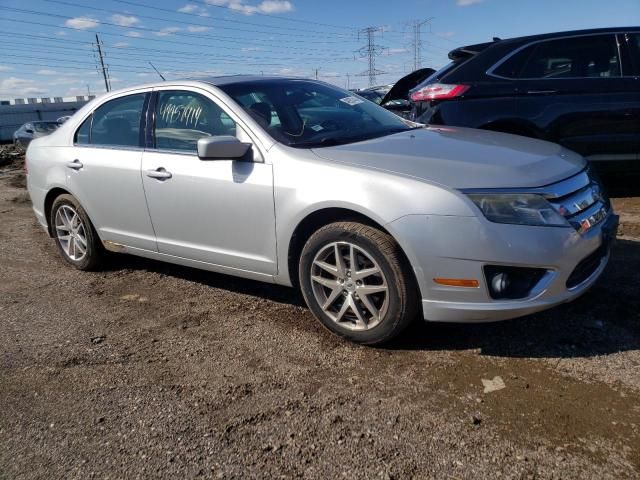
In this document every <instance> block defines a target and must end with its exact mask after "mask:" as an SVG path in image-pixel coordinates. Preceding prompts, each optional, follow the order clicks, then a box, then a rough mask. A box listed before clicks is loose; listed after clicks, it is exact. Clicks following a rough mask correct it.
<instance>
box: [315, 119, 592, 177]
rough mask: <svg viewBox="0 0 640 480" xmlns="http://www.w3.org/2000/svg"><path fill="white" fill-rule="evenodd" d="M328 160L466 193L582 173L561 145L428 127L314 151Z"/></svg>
mask: <svg viewBox="0 0 640 480" xmlns="http://www.w3.org/2000/svg"><path fill="white" fill-rule="evenodd" d="M313 152H314V153H315V154H316V155H317V156H319V157H321V158H323V159H326V160H331V161H334V162H341V163H345V164H349V165H354V166H359V167H364V168H372V169H377V170H384V171H387V172H390V173H394V174H399V175H404V176H408V177H413V178H418V179H421V180H425V181H428V182H433V183H439V184H442V185H445V186H448V187H452V188H457V189H464V188H531V187H540V186H544V185H549V184H551V183H554V182H557V181H560V180H563V179H565V178H567V177H569V176H571V175H574V174H576V173H578V172H579V171H581V170H582V169H584V168H585V166H586V161H585V160H584V158H583V157H581V156H580V155H578V154H577V153H574V152H571V151H570V150H567V149H565V148H563V147H561V146H560V145H557V144H555V143H549V142H545V141H541V140H534V139H530V138H526V137H520V136H517V135H510V134H506V133H497V132H489V131H485V130H476V129H471V128H457V127H427V128H420V129H415V130H410V131H407V132H401V133H396V134H394V135H388V136H386V137H380V138H376V139H372V140H366V141H363V142H357V143H352V144H348V145H340V146H335V147H325V148H316V149H313Z"/></svg>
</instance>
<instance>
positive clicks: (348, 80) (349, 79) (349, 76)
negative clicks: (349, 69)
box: [347, 73, 351, 90]
mask: <svg viewBox="0 0 640 480" xmlns="http://www.w3.org/2000/svg"><path fill="white" fill-rule="evenodd" d="M350 83H351V75H350V74H348V73H347V90H349V84H350Z"/></svg>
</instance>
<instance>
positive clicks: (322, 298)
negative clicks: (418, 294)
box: [310, 241, 389, 330]
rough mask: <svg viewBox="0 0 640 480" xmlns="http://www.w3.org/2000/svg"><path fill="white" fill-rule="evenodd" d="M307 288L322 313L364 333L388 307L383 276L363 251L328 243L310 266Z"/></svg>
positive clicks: (349, 244)
mask: <svg viewBox="0 0 640 480" xmlns="http://www.w3.org/2000/svg"><path fill="white" fill-rule="evenodd" d="M310 273H311V286H312V290H313V294H314V297H315V300H316V301H317V302H318V305H319V306H320V307H321V308H322V310H323V311H324V313H325V314H326V315H327V316H328V317H329V318H331V319H332V320H333V321H334V322H336V323H337V324H339V325H340V326H342V327H344V328H347V329H349V330H368V329H371V328H373V327H375V326H376V325H377V324H378V323H380V321H381V320H382V319H383V318H384V315H385V313H386V311H387V308H388V306H389V288H388V284H387V280H386V278H385V275H384V273H383V271H382V269H381V268H380V266H379V265H378V263H377V262H376V261H375V260H374V259H373V257H372V256H371V254H369V253H368V252H367V251H366V250H365V249H363V248H362V247H359V246H357V245H355V244H353V243H350V242H344V241H341V242H332V243H330V244H328V245H326V246H324V247H323V248H321V249H320V251H319V252H318V253H317V254H316V256H315V258H314V259H313V262H312V264H311V272H310Z"/></svg>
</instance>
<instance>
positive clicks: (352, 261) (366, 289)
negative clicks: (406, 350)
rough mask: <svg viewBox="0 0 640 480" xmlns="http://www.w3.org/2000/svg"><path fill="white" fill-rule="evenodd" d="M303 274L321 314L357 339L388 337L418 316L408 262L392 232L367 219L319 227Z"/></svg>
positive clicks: (311, 301)
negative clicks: (378, 227)
mask: <svg viewBox="0 0 640 480" xmlns="http://www.w3.org/2000/svg"><path fill="white" fill-rule="evenodd" d="M299 280H300V286H301V289H302V294H303V296H304V298H305V301H306V302H307V305H308V306H309V308H310V309H311V311H312V313H313V314H314V315H315V316H316V318H318V319H319V320H320V321H321V322H322V323H323V325H325V326H326V327H327V328H328V329H329V330H331V331H332V332H334V333H336V334H338V335H340V336H342V337H345V338H348V339H349V340H351V341H354V342H357V343H362V344H368V345H374V344H381V343H384V342H388V341H390V340H391V339H392V338H394V337H396V336H397V335H398V334H400V333H401V332H402V331H403V330H404V329H405V328H406V327H407V326H408V325H409V323H411V321H412V320H413V319H414V318H415V316H416V312H417V306H418V295H417V288H416V286H415V281H414V279H413V276H412V275H411V272H410V266H409V264H408V262H407V261H406V260H405V258H404V256H403V254H402V252H401V251H400V247H399V246H398V244H397V243H396V242H395V241H394V240H393V238H392V237H391V236H390V235H388V234H387V233H385V232H382V231H380V230H378V229H376V228H373V227H370V226H368V225H364V224H361V223H356V222H338V223H332V224H329V225H326V226H324V227H322V228H320V229H319V230H318V231H317V232H315V233H314V234H313V235H312V236H311V237H310V238H309V240H308V241H307V243H306V244H305V246H304V248H303V250H302V255H301V257H300V265H299Z"/></svg>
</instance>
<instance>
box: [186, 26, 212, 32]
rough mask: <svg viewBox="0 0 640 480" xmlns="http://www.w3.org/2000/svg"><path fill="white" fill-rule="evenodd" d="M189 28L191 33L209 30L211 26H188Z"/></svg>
mask: <svg viewBox="0 0 640 480" xmlns="http://www.w3.org/2000/svg"><path fill="white" fill-rule="evenodd" d="M187 30H189V31H190V32H191V33H197V32H206V31H207V30H209V27H187Z"/></svg>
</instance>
